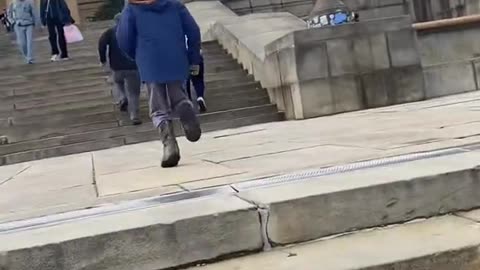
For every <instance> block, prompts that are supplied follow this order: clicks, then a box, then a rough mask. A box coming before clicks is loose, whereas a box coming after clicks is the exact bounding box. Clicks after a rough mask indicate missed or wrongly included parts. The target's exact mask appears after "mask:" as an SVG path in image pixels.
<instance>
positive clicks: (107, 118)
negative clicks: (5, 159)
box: [0, 105, 277, 155]
mask: <svg viewBox="0 0 480 270" xmlns="http://www.w3.org/2000/svg"><path fill="white" fill-rule="evenodd" d="M276 113H277V110H276V107H275V106H274V105H261V106H257V107H248V108H240V109H232V110H228V111H223V112H215V113H213V112H210V113H205V114H202V115H200V121H201V123H203V124H207V123H211V122H215V121H219V119H222V120H221V121H227V122H228V121H232V120H234V119H240V118H252V117H254V116H257V115H267V114H276ZM48 120H49V121H48V122H46V121H45V122H42V123H41V125H39V124H38V123H34V122H27V123H18V122H15V121H14V123H13V125H15V128H16V133H17V134H16V135H14V134H12V135H11V136H12V137H13V136H17V137H19V136H23V138H26V139H24V140H22V141H19V142H18V143H10V144H7V145H0V155H4V154H11V153H15V152H23V151H27V150H33V149H41V148H43V147H46V146H48V145H47V144H48V143H49V142H51V139H40V140H35V138H51V137H54V136H57V137H58V136H61V137H62V138H61V139H58V143H59V144H58V145H60V144H61V143H62V142H63V141H68V140H70V141H72V140H74V139H72V138H77V139H76V140H75V141H76V142H82V141H88V140H94V139H96V138H99V137H102V138H110V137H115V136H120V135H125V133H122V132H123V131H122V130H111V129H108V130H104V131H95V132H90V131H91V127H92V126H93V125H99V124H104V123H115V124H111V125H114V127H116V126H120V127H121V126H129V125H131V123H130V121H129V120H127V117H126V115H124V116H123V117H122V116H121V115H119V114H116V113H114V112H107V113H96V114H92V115H86V116H83V117H73V118H70V119H68V118H57V119H55V118H51V117H49V119H48ZM142 120H143V121H144V127H138V130H141V129H142V128H147V130H149V131H150V130H151V126H152V125H151V122H150V119H149V116H148V112H147V111H146V110H145V111H143V114H142ZM117 123H118V125H117ZM241 126H242V125H241ZM109 127H110V126H109ZM82 128H85V131H84V132H82ZM22 130H23V131H24V133H25V134H24V135H22V134H20V132H21V131H22ZM72 130H75V132H76V134H79V133H80V134H82V133H83V135H81V136H79V135H74V136H68V135H70V134H73V133H72ZM138 130H137V131H138ZM4 132H8V130H4ZM52 134H53V135H52ZM28 136H29V137H30V138H31V139H28ZM79 138H84V139H79ZM58 145H55V146H58ZM51 146H53V145H51Z"/></svg>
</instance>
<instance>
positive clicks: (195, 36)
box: [179, 3, 202, 65]
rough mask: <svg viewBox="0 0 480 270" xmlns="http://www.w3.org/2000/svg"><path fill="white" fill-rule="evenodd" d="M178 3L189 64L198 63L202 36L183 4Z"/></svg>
mask: <svg viewBox="0 0 480 270" xmlns="http://www.w3.org/2000/svg"><path fill="white" fill-rule="evenodd" d="M179 5H180V18H181V20H182V27H183V32H184V34H185V36H187V44H188V60H189V62H190V65H199V64H200V47H201V43H202V37H201V34H200V27H198V24H197V22H196V21H195V19H194V18H193V17H192V15H191V14H190V12H189V11H188V9H187V8H186V7H185V5H183V4H181V3H179Z"/></svg>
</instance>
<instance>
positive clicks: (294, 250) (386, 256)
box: [191, 217, 480, 270]
mask: <svg viewBox="0 0 480 270" xmlns="http://www.w3.org/2000/svg"><path fill="white" fill-rule="evenodd" d="M479 246H480V226H479V225H478V224H475V223H473V222H470V221H467V220H464V219H461V218H456V217H441V218H434V219H429V220H426V221H422V222H417V223H413V224H405V225H400V226H396V227H392V228H385V229H376V230H374V231H370V232H358V233H355V234H352V235H348V236H344V237H339V238H335V239H330V240H323V241H316V242H311V243H307V244H302V245H297V246H293V247H288V248H281V249H278V250H274V251H272V252H266V253H261V254H258V255H252V256H247V257H243V258H238V259H233V260H229V261H225V262H220V263H216V264H211V265H206V266H203V267H195V268H191V269H198V270H223V269H236V270H249V269H262V270H295V269H302V270H316V269H318V267H319V265H321V267H322V269H328V270H352V269H355V270H367V269H375V270H388V269H442V270H444V269H445V270H447V269H456V270H470V269H477V268H478V267H480V264H479V261H478V256H479V255H478V248H479Z"/></svg>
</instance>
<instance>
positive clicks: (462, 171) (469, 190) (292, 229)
mask: <svg viewBox="0 0 480 270" xmlns="http://www.w3.org/2000/svg"><path fill="white" fill-rule="evenodd" d="M479 163H480V153H465V154H457V155H450V156H445V157H438V158H432V159H427V160H420V161H414V162H408V163H404V164H398V165H390V166H385V167H381V168H375V169H374V170H371V169H368V170H362V171H356V172H349V173H345V174H340V175H332V176H324V177H319V178H318V180H315V181H308V182H299V183H294V184H288V185H282V186H276V187H270V188H263V189H258V190H251V191H241V192H240V194H239V196H240V197H242V198H244V199H246V200H248V201H252V202H255V203H256V204H259V205H263V206H265V207H268V208H269V210H270V215H269V222H268V224H267V232H268V236H269V239H270V240H271V241H272V242H273V243H278V244H290V243H296V242H303V241H308V240H312V239H316V238H320V237H323V236H328V235H333V234H337V233H343V232H347V231H352V230H358V229H362V228H368V227H374V226H381V225H388V224H392V223H399V222H405V221H408V220H412V219H415V218H419V217H430V216H435V215H439V214H445V213H449V212H455V211H459V210H466V209H472V208H475V207H480V175H479V173H478V169H477V166H478V164H479Z"/></svg>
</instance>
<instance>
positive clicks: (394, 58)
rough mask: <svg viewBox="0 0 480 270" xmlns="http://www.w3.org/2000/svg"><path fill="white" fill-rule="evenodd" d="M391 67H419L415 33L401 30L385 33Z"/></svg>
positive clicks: (410, 30) (409, 30)
mask: <svg viewBox="0 0 480 270" xmlns="http://www.w3.org/2000/svg"><path fill="white" fill-rule="evenodd" d="M386 36H387V43H388V49H389V53H390V61H391V65H392V67H405V66H414V65H420V57H419V52H418V49H417V40H416V36H417V35H416V32H415V31H412V29H401V30H398V31H391V32H388V33H386Z"/></svg>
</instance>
